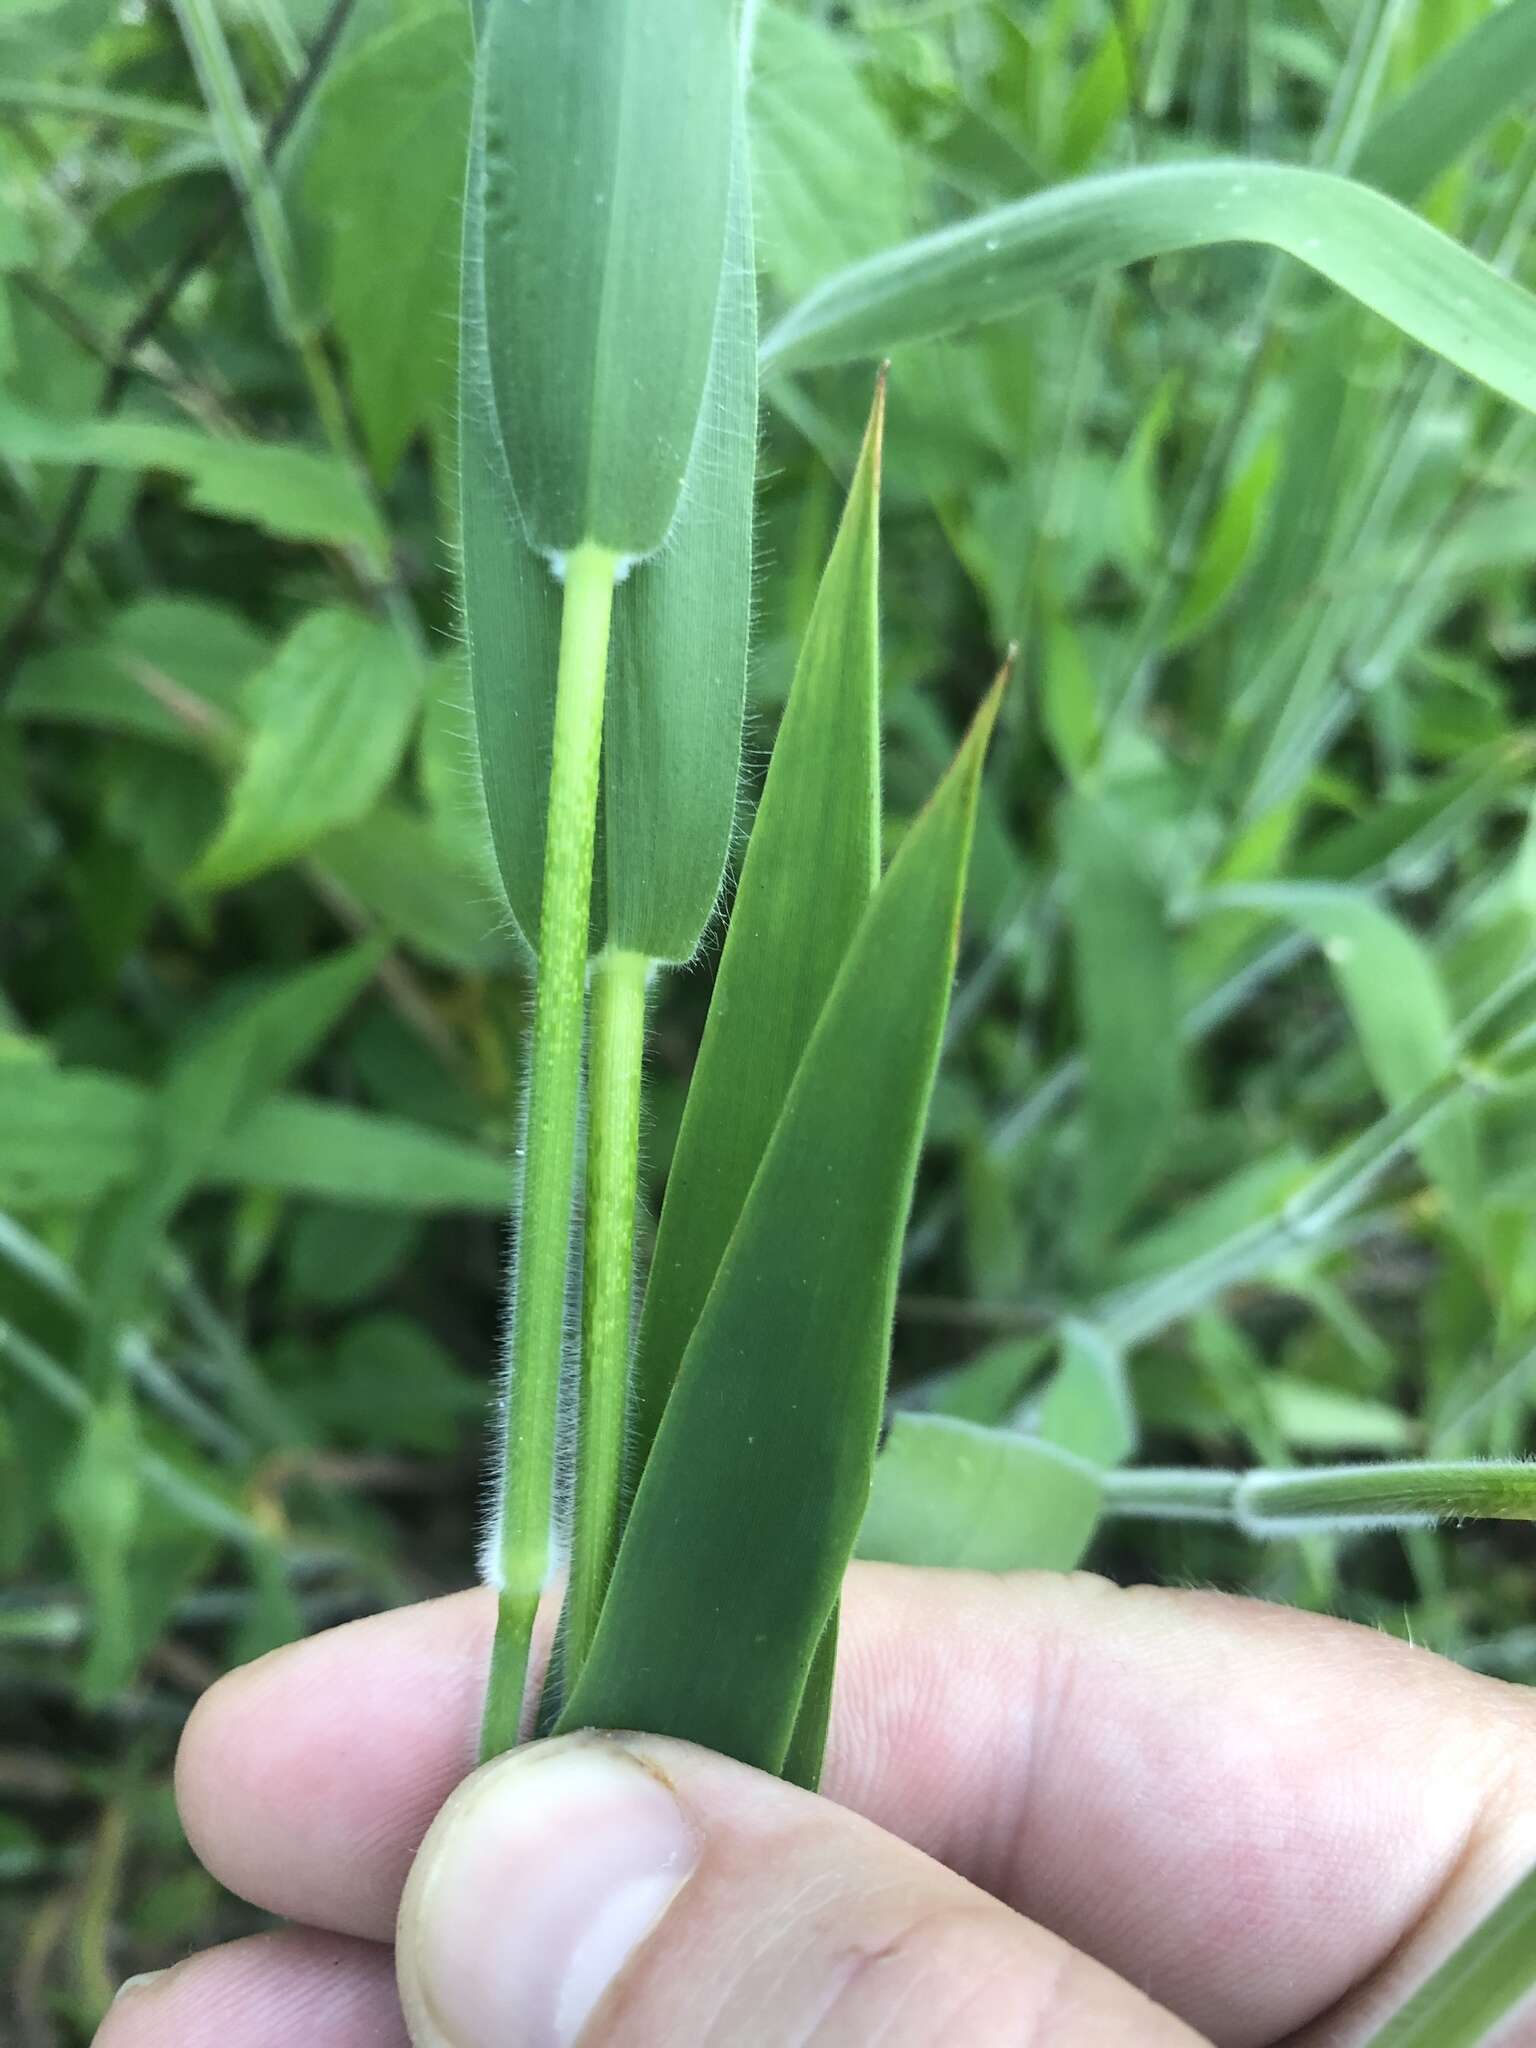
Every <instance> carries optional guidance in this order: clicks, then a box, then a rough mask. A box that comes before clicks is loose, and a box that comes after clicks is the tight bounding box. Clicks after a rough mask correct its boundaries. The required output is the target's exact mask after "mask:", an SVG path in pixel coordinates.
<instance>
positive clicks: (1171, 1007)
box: [1060, 792, 1184, 1256]
mask: <svg viewBox="0 0 1536 2048" xmlns="http://www.w3.org/2000/svg"><path fill="white" fill-rule="evenodd" d="M1060 834H1061V857H1062V864H1063V871H1064V879H1065V881H1066V885H1067V888H1068V891H1069V893H1070V905H1069V907H1070V914H1071V918H1072V966H1073V981H1074V985H1075V988H1076V991H1077V1003H1078V1012H1079V1023H1080V1029H1081V1032H1082V1037H1083V1047H1084V1056H1085V1058H1086V1061H1087V1071H1086V1073H1085V1076H1084V1080H1083V1108H1084V1130H1083V1150H1082V1156H1081V1160H1080V1162H1079V1194H1078V1203H1077V1214H1076V1225H1077V1230H1078V1234H1079V1238H1080V1241H1081V1244H1082V1246H1083V1250H1084V1255H1085V1256H1087V1255H1091V1254H1092V1253H1093V1252H1094V1251H1095V1250H1096V1249H1097V1248H1098V1247H1100V1246H1102V1245H1103V1244H1104V1243H1105V1242H1107V1240H1108V1239H1109V1238H1110V1237H1111V1236H1112V1235H1113V1234H1114V1232H1115V1231H1116V1230H1117V1229H1118V1228H1119V1226H1120V1224H1121V1223H1122V1222H1124V1220H1125V1218H1126V1217H1127V1216H1128V1215H1129V1214H1130V1212H1131V1210H1132V1208H1133V1207H1134V1206H1135V1203H1136V1201H1137V1199H1138V1197H1139V1196H1140V1195H1141V1193H1142V1191H1143V1189H1144V1188H1145V1187H1146V1185H1147V1182H1148V1180H1149V1179H1150V1177H1151V1175H1152V1174H1153V1172H1154V1171H1155V1170H1156V1169H1157V1167H1158V1166H1159V1164H1160V1163H1161V1160H1162V1156H1163V1153H1164V1150H1165V1148H1166V1146H1167V1144H1168V1142H1169V1140H1170V1138H1171V1136H1172V1133H1173V1128H1174V1124H1175V1122H1176V1120H1177V1118H1178V1115H1179V1110H1180V1107H1181V1105H1182V1102H1183V1097H1184V1078H1183V1057H1182V1052H1181V1048H1180V1043H1179V1010H1180V1005H1179V997H1178V986H1177V978H1176V974H1175V962H1174V956H1173V944H1172V939H1171V936H1170V934H1169V931H1168V927H1167V913H1166V910H1165V908H1164V904H1163V898H1162V892H1161V890H1160V889H1159V888H1158V885H1157V879H1156V876H1155V873H1154V872H1152V871H1151V870H1150V869H1149V866H1148V863H1147V859H1146V855H1145V852H1144V850H1143V848H1142V847H1141V846H1140V845H1139V844H1138V842H1137V832H1136V827H1135V825H1134V824H1133V822H1132V820H1131V818H1130V817H1129V815H1128V814H1127V813H1126V812H1125V810H1124V809H1123V808H1121V806H1120V805H1118V804H1117V803H1116V802H1115V800H1114V797H1113V795H1112V794H1109V793H1106V794H1105V795H1102V796H1095V795H1089V794H1087V793H1086V792H1080V793H1079V794H1077V795H1075V796H1073V797H1070V798H1069V799H1068V800H1067V803H1066V805H1065V807H1064V809H1063V811H1062V815H1061V826H1060Z"/></svg>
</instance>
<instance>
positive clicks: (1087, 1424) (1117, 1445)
mask: <svg viewBox="0 0 1536 2048" xmlns="http://www.w3.org/2000/svg"><path fill="white" fill-rule="evenodd" d="M1035 1428H1036V1431H1037V1433H1038V1434H1039V1435H1040V1437H1041V1438H1043V1440H1044V1441H1045V1442H1046V1443H1048V1444H1053V1445H1055V1447H1056V1448H1057V1449H1058V1450H1063V1451H1070V1452H1071V1453H1072V1455H1073V1456H1074V1457H1076V1458H1081V1459H1083V1460H1084V1462H1085V1463H1087V1464H1089V1465H1099V1466H1104V1465H1123V1464H1124V1463H1125V1461H1126V1459H1127V1458H1129V1457H1130V1456H1131V1454H1132V1453H1133V1452H1134V1450H1135V1449H1136V1440H1137V1428H1136V1410H1135V1407H1134V1405H1133V1404H1132V1401H1131V1394H1130V1388H1129V1386H1128V1385H1127V1383H1126V1377H1125V1360H1124V1358H1123V1357H1122V1356H1121V1354H1120V1351H1119V1350H1118V1348H1117V1347H1116V1346H1115V1345H1114V1344H1112V1343H1111V1342H1110V1341H1109V1339H1108V1338H1107V1337H1106V1336H1105V1335H1104V1334H1103V1332H1102V1331H1100V1330H1096V1329H1095V1328H1094V1327H1093V1325H1092V1324H1091V1323H1083V1322H1078V1321H1076V1320H1072V1321H1069V1322H1067V1323H1066V1324H1064V1325H1063V1327H1062V1333H1061V1363H1060V1364H1059V1365H1058V1366H1057V1368H1056V1371H1055V1373H1054V1374H1053V1375H1052V1377H1051V1381H1050V1384H1049V1386H1048V1387H1047V1388H1046V1390H1045V1395H1044V1398H1043V1399H1042V1401H1041V1403H1040V1412H1039V1415H1038V1416H1037V1417H1036V1419H1035Z"/></svg>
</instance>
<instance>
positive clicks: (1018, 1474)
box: [859, 1414, 1103, 1572]
mask: <svg viewBox="0 0 1536 2048" xmlns="http://www.w3.org/2000/svg"><path fill="white" fill-rule="evenodd" d="M1102 1495H1103V1482H1102V1481H1101V1479H1100V1477H1099V1474H1098V1472H1097V1471H1096V1470H1095V1469H1094V1467H1093V1466H1092V1465H1091V1464H1089V1463H1087V1462H1086V1461H1085V1460H1083V1459H1080V1458H1077V1457H1075V1456H1073V1455H1072V1453H1071V1452H1069V1451H1065V1450H1062V1449H1060V1448H1059V1447H1057V1446H1056V1445H1054V1444H1049V1443H1045V1442H1042V1441H1041V1440H1040V1439H1039V1438H1037V1437H1027V1436H1018V1435H1015V1434H1014V1433H1013V1432H1011V1431H1009V1430H1002V1429H983V1428H981V1427H979V1426H978V1425H977V1424H976V1423H973V1422H961V1421H959V1420H957V1419H955V1418H953V1417H950V1416H946V1415H905V1414H903V1415H896V1416H893V1417H892V1419H891V1426H890V1430H889V1432H888V1434H887V1436H886V1440H885V1443H884V1445H883V1446H882V1448H881V1451H880V1457H879V1460H878V1461H877V1463H876V1465H875V1484H874V1491H873V1492H872V1493H871V1495H870V1500H869V1509H868V1512H867V1513H866V1515H865V1517H864V1526H863V1528H862V1529H861V1530H860V1532H859V1556H860V1557H865V1558H873V1559H877V1560H879V1561H881V1562H884V1563H886V1564H920V1565H939V1566H950V1567H954V1568H961V1569H967V1570H972V1571H989V1572H1011V1571H1025V1570H1036V1571H1071V1570H1072V1569H1073V1567H1074V1566H1076V1565H1078V1564H1080V1563H1081V1562H1082V1559H1083V1555H1084V1553H1085V1551H1086V1550H1087V1548H1088V1545H1089V1543H1090V1542H1091V1540H1092V1538H1093V1532H1094V1528H1095V1526H1096V1524H1097V1522H1098V1518H1099V1508H1100V1502H1101V1499H1102Z"/></svg>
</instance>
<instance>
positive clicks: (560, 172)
mask: <svg viewBox="0 0 1536 2048" xmlns="http://www.w3.org/2000/svg"><path fill="white" fill-rule="evenodd" d="M739 67H740V58H739V53H738V48H737V9H736V8H735V7H734V6H730V5H726V4H725V0H672V4H671V5H669V6H667V7H665V8H655V7H648V8H635V7H633V6H631V5H630V4H629V0H588V4H587V5H584V6H582V7H580V8H573V7H569V6H565V5H562V4H559V0H490V4H489V6H488V8H487V10H486V17H485V26H484V34H483V36H482V38H481V43H480V52H479V59H478V63H477V94H478V97H479V101H480V110H481V119H482V122H483V130H482V133H483V143H482V147H481V148H480V149H479V150H476V151H474V152H472V162H471V176H472V177H474V178H476V179H478V180H479V181H480V182H481V186H482V192H481V199H480V203H479V205H478V206H477V207H476V208H475V209H474V210H473V213H472V218H473V220H474V224H475V229H476V232H478V233H479V234H480V235H481V236H482V237H483V242H482V249H483V290H484V313H485V320H486V333H487V337H488V342H489V361H490V376H491V384H492V388H493V390H494V393H495V411H496V417H497V419H498V421H499V423H500V427H501V435H502V442H503V446H504V448H505V450H506V456H507V467H508V472H509V474H510V476H511V479H512V483H513V488H514V490H515V492H516V495H517V503H518V506H519V508H520V510H521V513H522V517H523V523H524V529H525V532H526V535H527V538H528V540H529V541H530V542H531V544H532V545H533V546H535V547H537V548H538V549H540V550H541V552H543V553H545V554H555V555H558V554H565V553H568V552H570V551H571V550H572V549H574V548H576V547H577V546H579V545H580V544H582V543H583V542H588V543H595V544H597V545H598V546H601V547H604V548H607V549H609V550H611V551H612V552H613V553H615V554H618V555H621V556H645V555H649V554H653V553H654V552H655V551H656V550H657V549H658V548H659V547H660V546H661V545H662V543H663V541H664V540H665V539H666V537H667V533H668V530H669V529H670V527H671V525H672V522H673V518H674V516H675V514H676V512H677V508H678V502H679V498H680V495H681V492H682V489H683V481H684V476H685V473H686V471H687V469H688V465H689V457H690V453H691V451H692V448H693V444H694V439H695V433H696V429H697V427H698V423H699V416H700V409H701V406H702V403H703V397H704V385H705V379H706V374H707V371H708V367H709V358H710V347H711V338H712V335H713V332H714V327H715V312H716V306H717V304H718V301H719V298H720V288H721V277H722V270H723V264H724V257H725V240H726V213H727V202H728V195H729V188H730V182H731V157H732V149H733V135H734V132H735V130H736V128H737V126H738V121H739V107H738V101H739V97H740V89H739Z"/></svg>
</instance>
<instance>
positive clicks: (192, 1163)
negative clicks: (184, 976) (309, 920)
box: [86, 942, 384, 1391]
mask: <svg viewBox="0 0 1536 2048" xmlns="http://www.w3.org/2000/svg"><path fill="white" fill-rule="evenodd" d="M383 950H384V949H383V947H382V945H381V944H379V943H377V942H369V943H368V944H366V945H362V946H356V947H353V948H351V949H350V950H349V951H347V952H344V953H338V954H336V955H335V956H334V957H332V958H330V959H327V960H322V961H321V962H319V963H318V965H316V966H312V967H307V968H305V969H303V970H302V971H301V972H299V973H297V974H293V975H290V976H288V977H286V978H285V979H284V980H282V981H280V982H278V983H277V984H276V985H275V986H274V987H272V988H269V989H267V990H264V991H263V992H262V993H261V994H260V995H258V996H256V997H254V998H253V999H251V1000H250V1001H248V1002H246V1003H244V1004H242V1005H240V1006H239V1007H238V1008H236V1009H235V1010H234V1011H233V1012H232V1014H230V1015H228V1016H225V1017H222V1018H219V1019H218V1020H216V1021H215V1022H214V1023H213V1024H212V1025H211V1026H210V1027H209V1029H208V1030H207V1031H206V1032H205V1033H204V1034H203V1035H202V1036H201V1037H199V1038H198V1039H197V1040H196V1041H195V1042H194V1043H193V1044H192V1045H191V1046H189V1047H188V1048H187V1049H186V1050H185V1051H184V1052H183V1053H182V1054H181V1055H180V1057H179V1058H178V1059H177V1060H176V1061H175V1062H174V1064H173V1066H172V1068H171V1071H170V1072H169V1074H168V1075H167V1076H166V1079H165V1081H164V1083H163V1085H162V1087H161V1090H160V1092H159V1094H158V1095H157V1096H156V1097H155V1099H154V1108H153V1111H152V1113H151V1115H150V1118H149V1122H148V1127H147V1130H146V1133H145V1141H144V1151H143V1155H142V1159H141V1163H140V1168H139V1171H138V1173H137V1174H136V1175H135V1176H134V1178H133V1179H132V1180H131V1181H129V1182H128V1183H127V1184H126V1185H125V1186H123V1187H122V1188H121V1189H119V1190H118V1191H117V1193H116V1194H115V1195H114V1196H112V1197H111V1198H110V1199H109V1201H108V1202H107V1204H106V1205H105V1207H104V1209H103V1210H102V1212H101V1213H100V1214H99V1215H98V1216H97V1218H96V1219H95V1224H94V1228H93V1231H92V1234H91V1239H90V1243H89V1246H88V1249H87V1259H86V1264H87V1274H88V1284H89V1288H90V1293H91V1327H90V1337H89V1343H88V1350H87V1371H86V1377H87V1379H88V1380H89V1381H90V1382H91V1383H92V1384H93V1385H95V1386H96V1387H97V1388H98V1390H101V1391H104V1390H105V1389H106V1387H107V1385H108V1384H109V1382H110V1381H111V1379H112V1378H113V1377H114V1376H115V1370H116V1368H115V1361H117V1360H118V1358H119V1349H118V1337H119V1335H120V1332H121V1329H122V1326H123V1324H124V1323H125V1322H126V1321H127V1320H128V1318H129V1317H130V1316H131V1315H132V1314H133V1313H134V1311H135V1309H136V1307H137V1305H138V1296H139V1291H140V1289H141V1287H142V1285H143V1282H144V1278H145V1275H146V1272H147V1270H148V1266H149V1262H150V1260H151V1258H152V1256H153V1254H154V1251H155V1249H156V1247H157V1246H158V1244H159V1242H160V1238H161V1236H162V1233H163V1232H164V1230H165V1228H166V1226H167V1225H168V1224H169V1222H170V1220H171V1218H172V1217H173V1216H174V1215H175V1213H176V1211H177V1209H178V1208H179V1207H180V1206H181V1204H182V1202H183V1201H184V1200H185V1199H186V1197H187V1196H188V1195H189V1194H190V1193H191V1192H192V1190H193V1189H194V1188H195V1187H196V1186H197V1184H198V1182H199V1181H200V1180H201V1179H202V1177H203V1176H204V1174H205V1173H206V1172H207V1171H208V1169H209V1167H210V1166H211V1164H212V1162H213V1160H214V1158H215V1155H216V1154H217V1152H218V1149H219V1147H220V1144H221V1143H222V1141H223V1140H224V1139H225V1138H226V1137H227V1136H228V1135H229V1134H230V1133H231V1132H232V1131H234V1130H236V1129H237V1128H238V1127H239V1125H240V1123H241V1122H242V1120H243V1119H245V1118H246V1117H248V1116H249V1115H250V1114H251V1112H252V1111H253V1110H254V1109H255V1108H256V1107H257V1105H258V1104H259V1103H260V1101H261V1099H262V1097H263V1096H266V1095H269V1094H270V1093H271V1092H272V1091H273V1090H274V1089H275V1088H277V1087H278V1086H279V1085H280V1084H281V1082H282V1081H284V1080H285V1079H286V1078H287V1076H288V1075H289V1074H290V1073H291V1072H292V1071H293V1070H294V1069H295V1068H296V1067H298V1066H299V1065H301V1064H302V1063H303V1062H304V1061H305V1060H306V1059H308V1058H309V1057H310V1056H311V1055H312V1054H313V1053H314V1052H315V1051H316V1049H317V1048H318V1047H319V1045H320V1044H321V1042H322V1041H323V1040H324V1038H325V1037H326V1035H327V1033H328V1032H329V1031H330V1030H331V1028H332V1026H333V1025H334V1024H335V1022H336V1020H337V1018H338V1017H339V1016H340V1015H341V1014H342V1012H343V1011H344V1010H345V1009H346V1008H347V1006H348V1005H349V1004H350V1003H351V1002H352V1001H353V1000H354V999H355V997H356V996H357V995H358V993H359V991H360V990H361V989H362V987H363V985H364V983H365V982H366V981H367V980H368V978H369V976H370V975H371V974H372V973H373V971H374V969H375V968H376V967H377V966H378V963H379V960H380V958H381V956H382V953H383Z"/></svg>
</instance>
